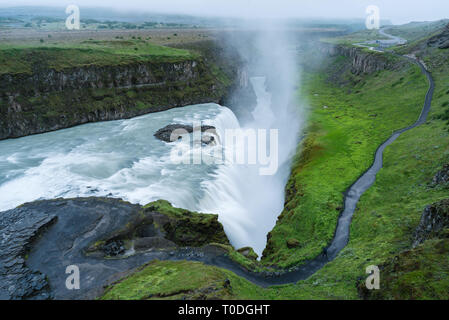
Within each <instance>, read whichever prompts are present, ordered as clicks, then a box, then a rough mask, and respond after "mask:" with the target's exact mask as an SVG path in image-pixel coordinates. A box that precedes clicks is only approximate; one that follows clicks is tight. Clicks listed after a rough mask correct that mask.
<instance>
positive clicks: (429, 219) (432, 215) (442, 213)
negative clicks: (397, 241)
mask: <svg viewBox="0 0 449 320" xmlns="http://www.w3.org/2000/svg"><path fill="white" fill-rule="evenodd" d="M448 228H449V199H446V200H442V201H440V202H437V203H434V204H432V205H430V206H427V207H426V208H425V209H424V212H423V214H422V216H421V221H420V223H419V225H418V227H417V228H416V231H415V233H414V236H413V247H416V246H418V245H419V244H421V243H423V242H424V241H425V240H427V239H430V238H438V237H440V236H443V235H445V234H446V233H447V232H445V231H447V230H446V229H448Z"/></svg>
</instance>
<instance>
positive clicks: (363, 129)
mask: <svg viewBox="0 0 449 320" xmlns="http://www.w3.org/2000/svg"><path fill="white" fill-rule="evenodd" d="M342 63H346V58H343V57H341V58H339V59H337V62H336V64H335V65H334V66H333V68H336V70H338V69H339V67H338V64H342ZM345 77H350V78H351V77H353V76H349V75H345ZM326 78H327V75H326V70H322V71H321V72H319V73H316V74H310V73H307V74H305V75H304V76H303V84H302V88H303V93H302V95H303V96H308V97H309V104H310V110H309V124H310V125H309V127H308V128H307V130H306V131H307V136H306V138H305V140H304V141H303V143H302V145H301V147H300V149H299V152H298V157H297V159H296V160H295V162H294V165H293V172H292V177H291V179H290V181H289V183H288V185H287V190H291V191H290V192H291V193H292V195H291V196H290V197H289V199H288V200H289V201H288V203H287V205H286V207H285V209H284V212H283V213H282V215H281V216H280V220H279V221H278V223H277V225H276V227H275V228H274V230H273V231H272V232H271V240H270V242H271V243H272V250H270V252H266V257H265V260H264V262H265V263H276V264H280V265H282V266H291V265H294V264H298V263H300V262H302V261H304V260H306V259H309V258H313V257H315V256H317V255H318V254H319V253H321V250H322V249H323V248H324V247H325V246H326V245H327V244H328V243H329V242H330V240H331V239H332V237H333V234H334V231H335V227H336V222H337V218H338V215H339V213H340V210H341V208H342V205H343V192H344V191H345V190H346V189H347V188H348V187H349V186H350V185H351V184H352V183H353V182H354V181H355V180H356V179H357V177H358V176H360V175H361V174H362V173H363V172H364V171H365V170H366V169H367V168H368V167H369V166H370V165H371V164H372V161H373V155H374V152H375V150H376V149H377V147H378V146H379V145H380V144H381V143H382V142H383V141H384V140H386V139H387V138H388V137H389V136H390V135H391V133H392V131H393V130H396V129H400V128H402V127H405V126H407V125H409V124H411V123H413V122H414V121H415V120H416V119H417V117H418V115H419V113H420V110H421V108H422V104H423V101H424V95H425V92H426V90H427V83H426V81H425V78H424V76H423V75H422V74H421V72H420V70H419V69H418V67H416V66H414V65H408V66H407V67H406V68H405V69H403V70H401V71H399V72H393V71H382V72H380V73H376V74H372V75H369V76H366V77H364V78H363V79H361V78H359V77H355V78H353V79H352V80H351V82H352V83H353V85H351V84H350V85H348V86H343V87H338V86H336V85H335V84H332V83H330V82H329V81H327V80H326ZM324 106H327V108H323V107H324ZM291 238H294V239H297V240H299V242H300V246H299V247H298V248H293V249H289V248H288V247H287V245H286V240H288V239H291Z"/></svg>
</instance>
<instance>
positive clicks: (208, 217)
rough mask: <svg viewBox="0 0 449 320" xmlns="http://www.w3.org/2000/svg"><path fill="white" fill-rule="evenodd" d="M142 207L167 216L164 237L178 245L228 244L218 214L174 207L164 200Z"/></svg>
mask: <svg viewBox="0 0 449 320" xmlns="http://www.w3.org/2000/svg"><path fill="white" fill-rule="evenodd" d="M144 209H145V210H146V211H155V212H159V213H162V214H164V215H166V216H167V217H169V221H168V222H167V223H165V224H164V225H163V226H162V227H163V228H164V230H165V232H166V233H167V235H166V238H167V239H169V240H171V241H173V242H174V243H176V244H178V245H181V246H192V247H198V246H202V245H204V244H207V243H221V244H229V240H228V238H227V236H226V234H225V232H224V230H223V226H222V225H221V223H220V222H218V215H215V214H203V213H197V212H191V211H188V210H185V209H179V208H175V207H173V206H172V205H171V204H170V203H169V202H168V201H165V200H158V201H155V202H151V203H149V204H147V205H146V206H145V207H144Z"/></svg>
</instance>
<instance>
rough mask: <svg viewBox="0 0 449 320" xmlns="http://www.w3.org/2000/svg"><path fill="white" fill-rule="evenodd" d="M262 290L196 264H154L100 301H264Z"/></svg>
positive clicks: (136, 273)
mask: <svg viewBox="0 0 449 320" xmlns="http://www.w3.org/2000/svg"><path fill="white" fill-rule="evenodd" d="M264 298H265V296H264V294H263V291H262V290H260V288H259V287H258V286H256V285H254V284H251V283H250V282H248V281H246V280H244V279H242V278H240V277H237V276H236V275H235V274H234V273H232V272H230V271H227V270H224V269H221V268H217V267H213V266H207V265H204V264H202V263H199V262H188V261H158V260H156V261H153V262H151V263H149V264H147V265H145V266H143V267H141V268H139V270H138V271H137V272H135V273H133V274H131V275H130V276H128V277H126V278H124V279H122V280H120V281H119V282H117V283H115V284H113V285H111V286H109V287H108V288H107V289H106V290H105V292H104V295H103V296H102V297H101V299H103V300H118V299H121V300H146V299H196V300H203V299H264Z"/></svg>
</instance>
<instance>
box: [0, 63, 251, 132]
mask: <svg viewBox="0 0 449 320" xmlns="http://www.w3.org/2000/svg"><path fill="white" fill-rule="evenodd" d="M227 63H228V65H226V66H224V67H223V69H226V68H227V69H231V70H232V71H231V72H225V71H226V70H225V71H224V70H221V69H217V66H216V64H215V62H214V61H211V62H209V61H208V60H207V59H206V58H204V57H199V58H197V59H187V60H183V61H173V62H157V61H155V62H134V63H131V64H124V65H117V66H96V65H91V66H84V67H73V68H66V69H63V70H54V69H51V68H48V67H46V66H45V65H42V66H38V65H35V66H33V70H32V73H30V74H3V75H1V76H0V139H7V138H15V137H21V136H25V135H30V134H35V133H42V132H47V131H52V130H57V129H61V128H67V127H71V126H74V125H78V124H83V123H87V122H95V121H105V120H117V119H124V118H130V117H134V116H138V115H142V114H145V113H150V112H157V111H163V110H167V109H170V108H173V107H181V106H185V105H190V104H199V103H206V102H215V103H224V102H229V100H228V99H227V97H228V96H229V95H230V92H231V91H234V90H238V89H240V88H242V87H244V86H245V84H244V83H242V75H241V72H240V67H238V66H235V65H232V64H233V61H232V60H231V61H229V62H227ZM253 98H254V101H255V97H253ZM231 107H232V106H231Z"/></svg>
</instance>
